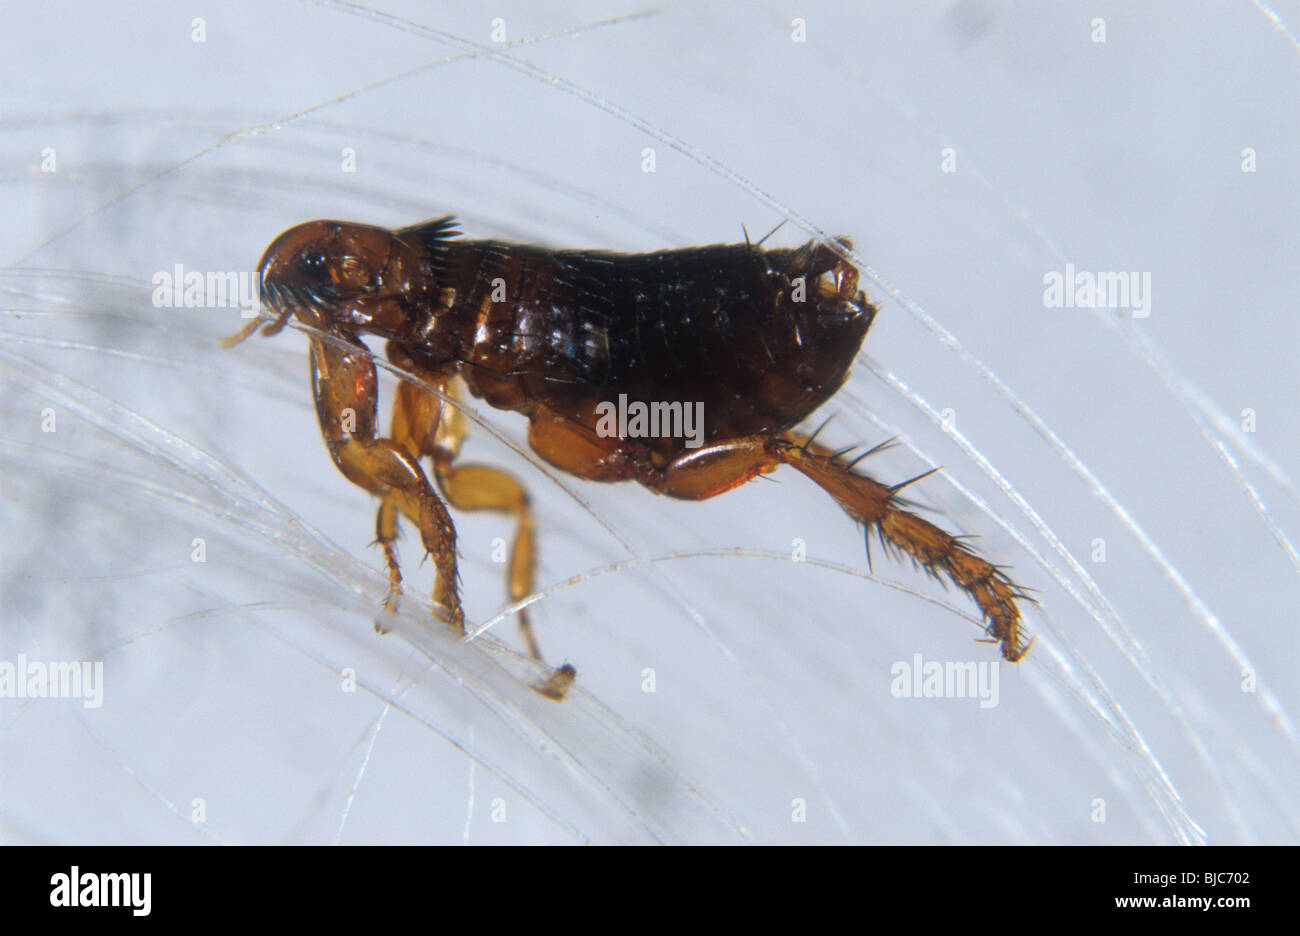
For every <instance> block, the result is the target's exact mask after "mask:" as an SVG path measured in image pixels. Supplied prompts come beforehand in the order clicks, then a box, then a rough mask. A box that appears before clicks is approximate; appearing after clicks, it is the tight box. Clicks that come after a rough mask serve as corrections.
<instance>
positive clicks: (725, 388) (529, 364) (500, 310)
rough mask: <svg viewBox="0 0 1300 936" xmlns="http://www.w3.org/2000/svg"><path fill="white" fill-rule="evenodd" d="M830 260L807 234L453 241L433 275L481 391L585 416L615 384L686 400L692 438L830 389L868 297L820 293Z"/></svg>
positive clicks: (775, 421)
mask: <svg viewBox="0 0 1300 936" xmlns="http://www.w3.org/2000/svg"><path fill="white" fill-rule="evenodd" d="M837 264H838V265H840V266H841V267H846V266H847V265H846V264H843V262H842V261H841V260H840V258H839V257H838V256H836V255H835V254H834V253H833V252H832V251H830V250H829V249H827V248H825V247H821V246H818V245H815V244H809V245H807V246H805V247H802V248H799V249H797V250H761V249H758V248H754V247H750V246H748V245H744V244H740V245H731V246H723V245H719V246H712V247H699V248H690V249H686V250H673V251H663V252H659V253H647V254H617V253H609V252H603V251H582V250H561V251H550V250H546V249H544V248H539V247H521V246H518V245H513V244H505V243H500V242H495V241H460V242H454V243H452V244H450V245H448V249H447V255H446V257H445V260H444V273H445V280H444V281H445V282H447V283H449V284H452V285H453V286H454V288H455V289H456V298H455V307H454V314H455V315H456V316H457V317H458V318H459V320H460V321H461V323H462V324H461V327H462V329H464V332H463V342H464V345H463V347H464V349H465V353H464V357H463V358H462V360H463V361H464V362H465V364H466V365H467V366H466V368H465V371H464V372H465V376H466V379H467V382H468V383H469V385H470V388H471V389H472V390H473V391H474V392H475V393H476V394H478V395H479V396H482V397H483V398H484V399H486V400H487V401H488V402H489V403H490V404H491V405H493V406H496V407H499V408H503V409H514V410H520V411H524V412H529V411H531V405H532V404H534V403H541V404H544V405H546V406H547V407H549V408H550V409H552V410H554V411H556V412H557V413H559V414H561V415H563V416H565V417H567V418H570V419H573V420H575V421H578V422H582V423H586V424H592V423H593V421H594V416H593V408H594V406H595V404H596V403H599V402H602V401H610V402H615V401H617V399H618V397H619V396H620V395H621V394H625V395H626V397H627V399H628V400H629V401H641V402H644V403H647V404H649V403H675V402H679V403H682V404H695V403H697V402H698V403H702V404H703V413H704V420H705V431H704V435H705V439H706V441H707V440H712V439H719V438H733V437H736V436H742V435H748V434H751V433H759V432H778V431H781V430H784V429H786V428H788V427H790V426H792V425H794V424H795V423H797V422H799V421H800V420H802V419H803V418H804V417H805V416H806V415H807V414H808V413H810V412H811V411H812V410H813V409H815V408H816V407H817V406H819V405H820V404H821V403H822V402H824V401H825V400H826V399H827V398H829V397H830V396H831V395H832V394H833V393H834V392H835V391H836V390H837V389H838V388H839V386H840V384H841V383H842V382H843V379H844V376H845V374H846V373H847V369H848V366H849V364H850V363H851V362H852V360H853V358H854V356H855V355H856V353H857V351H858V348H859V347H860V345H861V343H862V339H863V337H864V336H865V334H866V332H867V329H868V327H869V326H870V324H871V319H872V316H873V315H874V311H875V310H874V309H872V308H871V306H870V305H869V304H868V303H867V302H866V300H865V297H863V296H862V295H861V294H860V293H858V294H857V295H851V296H849V297H841V296H840V295H838V294H837V293H836V290H835V285H834V276H833V273H832V271H833V270H834V269H835V267H836V265H837ZM850 269H851V268H850ZM853 281H854V282H856V278H854V280H853ZM494 299H495V300H500V301H494ZM661 447H667V448H671V447H672V446H671V445H668V444H666V445H665V446H661Z"/></svg>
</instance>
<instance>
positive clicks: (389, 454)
mask: <svg viewBox="0 0 1300 936" xmlns="http://www.w3.org/2000/svg"><path fill="white" fill-rule="evenodd" d="M843 243H845V244H846V245H847V243H848V242H847V241H844V242H843ZM259 271H260V273H261V276H262V281H261V285H262V300H263V304H264V305H265V306H266V307H267V308H268V309H269V310H271V311H272V312H274V313H276V314H277V318H276V319H275V320H274V321H273V322H271V323H269V324H268V325H266V326H265V328H263V331H262V333H263V334H265V335H270V334H274V333H276V332H278V331H279V330H280V329H281V328H283V326H284V324H285V322H286V321H287V319H288V317H289V316H290V315H292V316H295V317H296V318H297V319H298V320H299V321H300V322H302V323H303V324H304V325H308V326H311V328H313V329H317V330H318V331H319V332H323V333H326V334H328V335H330V336H332V337H333V338H334V339H335V340H334V341H326V340H322V338H320V337H318V336H317V335H309V341H310V345H311V370H312V389H313V392H314V394H315V397H316V411H317V413H318V415H319V418H320V424H321V431H322V433H323V435H324V437H325V442H326V444H327V445H328V447H329V451H330V455H331V456H332V457H333V459H334V462H335V464H336V465H338V467H339V469H340V470H341V471H342V472H343V474H344V475H346V476H347V478H348V479H349V480H351V481H352V482H353V483H355V484H357V485H359V486H360V487H363V488H365V489H366V490H368V491H370V492H371V493H372V494H374V495H376V496H377V497H378V498H379V499H380V505H379V516H378V520H377V536H378V541H379V543H380V545H381V546H382V547H383V550H384V555H385V558H386V561H387V565H388V572H389V579H390V582H391V592H390V596H389V602H390V603H391V602H395V601H396V599H397V596H398V594H399V593H400V588H401V573H400V571H399V569H398V565H397V558H396V553H395V551H394V546H393V544H394V541H395V539H396V536H397V518H398V515H399V514H402V515H404V516H406V517H407V518H408V519H409V520H410V521H411V522H412V523H414V524H415V525H416V526H417V527H418V529H419V530H420V535H421V538H422V540H423V544H424V548H425V549H426V550H428V552H429V553H430V555H432V557H433V560H434V563H435V566H436V569H437V582H436V584H435V586H434V599H435V600H436V601H437V602H438V603H439V604H440V605H442V606H443V607H444V608H445V609H446V610H447V613H448V615H449V617H450V620H451V623H452V624H453V625H454V626H456V627H459V628H461V629H463V628H464V622H465V617H464V611H463V609H462V606H461V599H460V594H459V590H458V580H457V573H456V531H455V527H454V526H453V524H452V521H451V517H450V515H449V514H448V512H447V506H446V505H447V504H450V505H451V506H453V507H456V508H459V509H462V510H495V511H504V512H507V513H510V514H513V515H514V516H515V517H516V518H517V521H518V529H517V532H516V535H515V539H514V543H513V547H512V553H511V558H510V564H509V567H508V584H509V592H510V596H511V598H512V599H514V600H518V599H520V598H523V597H525V596H527V595H528V594H530V593H531V592H532V589H533V576H534V566H535V557H536V551H535V544H534V527H533V519H532V513H531V511H530V508H529V501H528V496H527V494H526V493H525V491H524V489H523V486H522V485H521V484H520V483H519V482H518V481H517V480H515V478H513V477H512V476H511V475H509V474H507V473H505V472H503V471H501V470H499V469H497V468H492V467H488V466H485V465H461V464H457V460H456V459H457V454H458V452H459V450H460V446H461V442H462V440H463V438H464V435H465V424H464V419H463V417H461V415H460V414H459V413H458V412H457V411H456V410H455V408H454V407H451V406H444V404H443V400H442V399H441V398H440V397H439V396H436V395H434V394H432V393H429V392H427V391H424V390H422V389H420V388H419V387H418V386H416V385H415V384H412V383H409V382H406V381H403V382H401V383H400V384H399V386H398V390H397V398H396V401H395V403H394V407H393V420H392V429H391V432H390V433H389V434H388V435H387V436H383V435H381V434H380V432H379V431H378V427H377V424H376V423H377V409H378V400H377V395H376V375H375V365H374V363H373V362H372V361H371V359H370V355H369V353H368V352H367V350H366V348H365V346H364V345H363V344H362V342H361V337H362V336H363V335H374V336H377V337H379V338H383V339H386V340H387V343H388V344H387V350H388V357H389V360H390V361H392V363H393V364H394V365H396V366H397V367H399V368H401V369H402V370H404V371H407V372H409V373H411V374H413V375H415V376H417V377H419V378H421V379H422V380H424V381H426V382H427V383H428V384H430V385H432V386H433V387H435V388H437V389H438V390H439V392H441V393H442V394H444V395H448V394H454V393H456V392H457V389H458V388H457V382H458V381H463V382H464V385H465V386H466V387H468V389H469V391H470V393H472V394H473V395H474V396H476V397H480V398H481V399H483V400H485V401H486V402H487V403H488V404H490V405H491V406H494V407H496V408H498V409H503V410H512V411H514V412H519V413H523V414H524V415H525V416H527V417H528V419H529V432H528V441H529V444H530V445H531V446H532V448H533V449H534V450H535V451H536V452H537V454H538V455H540V456H541V457H542V458H543V459H545V460H546V461H547V462H549V463H551V464H552V465H555V466H556V467H557V468H560V469H563V470H564V471H566V472H569V473H571V474H574V475H577V476H579V477H582V478H589V479H591V480H595V481H626V480H631V481H636V482H638V483H640V484H642V485H644V486H645V487H647V488H650V489H651V490H653V491H656V492H658V493H660V494H667V495H669V496H671V497H678V498H685V499H688V500H703V499H705V498H709V497H713V496H714V495H716V494H721V493H722V492H723V491H727V490H730V489H731V488H734V487H736V486H738V485H740V484H743V483H744V482H746V481H748V480H750V479H751V478H754V477H756V476H757V475H759V474H762V473H765V472H770V471H773V470H775V469H776V468H777V467H779V466H780V465H782V464H787V465H791V466H793V467H794V468H796V469H798V470H799V471H801V472H803V473H804V474H805V475H807V476H808V477H809V478H811V479H812V480H813V481H814V482H816V483H817V484H818V485H820V486H821V487H822V488H823V489H824V490H825V491H826V492H827V493H828V494H830V495H831V496H832V497H833V498H835V500H836V501H837V502H838V503H839V504H840V506H841V507H843V508H844V509H845V510H846V511H847V512H848V513H849V515H850V516H852V517H853V518H854V519H855V520H857V521H858V522H859V523H861V524H863V525H864V526H865V527H866V529H867V532H868V534H869V533H870V532H871V531H872V530H873V529H874V530H875V532H876V533H877V535H878V537H879V538H880V540H881V542H882V543H883V544H885V545H886V546H891V547H894V548H896V549H898V550H901V551H902V552H903V553H905V554H906V555H908V556H910V557H911V558H912V559H913V560H914V561H915V562H917V563H918V564H919V565H921V566H922V567H924V568H925V569H926V570H927V571H929V572H931V573H932V574H940V573H941V574H943V575H944V576H946V577H947V578H948V579H950V580H951V581H952V582H953V583H955V584H956V585H957V586H958V587H959V588H961V589H962V590H964V591H965V592H967V593H968V594H969V595H970V596H971V597H972V598H973V599H974V600H975V602H976V604H978V605H979V607H980V610H981V612H982V613H983V615H984V617H985V619H986V620H987V622H988V630H989V633H990V635H991V636H992V637H994V638H995V639H997V640H999V641H1001V644H1002V655H1003V656H1004V657H1005V658H1006V659H1007V660H1011V661H1017V660H1019V659H1020V658H1021V657H1022V656H1023V655H1024V654H1025V652H1026V651H1027V649H1028V642H1027V640H1026V638H1025V635H1024V632H1023V629H1022V627H1021V620H1020V612H1019V610H1018V607H1017V601H1018V600H1019V599H1022V598H1025V597H1026V596H1024V595H1023V594H1022V593H1021V591H1020V590H1019V589H1018V588H1017V587H1016V586H1015V585H1013V584H1012V583H1011V581H1010V580H1009V579H1008V578H1007V577H1006V576H1005V575H1004V574H1003V573H1002V572H1001V571H1000V570H999V569H998V568H997V567H996V566H993V565H991V564H990V563H988V562H987V561H985V560H984V559H982V558H980V557H979V556H977V555H976V554H975V553H974V552H972V551H971V550H970V549H969V548H968V547H967V546H966V544H965V543H964V541H963V540H961V539H959V538H957V537H954V536H951V535H949V534H948V533H946V532H944V531H943V530H941V529H939V528H938V527H936V526H934V525H933V524H931V523H929V522H928V521H926V520H923V519H921V518H920V517H918V516H916V515H915V514H913V513H911V512H909V511H908V510H906V509H905V506H906V504H905V502H904V501H902V499H901V498H900V497H899V496H898V491H899V490H900V489H901V488H902V487H904V486H905V484H906V483H910V482H905V484H900V485H894V486H892V487H891V486H887V485H884V484H882V483H880V482H879V481H876V480H874V479H872V478H870V477H868V476H866V475H864V474H861V473H860V472H857V471H855V470H854V467H855V465H856V464H857V462H858V461H860V460H861V458H862V457H865V455H866V454H870V452H868V453H864V455H863V456H859V457H858V458H857V459H854V460H852V461H849V460H847V459H846V458H845V453H844V452H831V451H829V450H828V449H826V448H825V447H823V446H821V445H819V444H818V443H817V442H816V441H815V439H813V438H811V437H808V436H804V435H800V434H797V433H796V432H794V427H795V426H797V425H798V424H799V423H801V422H803V420H804V419H805V418H806V417H807V416H808V415H809V414H810V413H812V412H813V410H815V409H817V407H819V406H820V405H821V404H822V403H824V402H825V401H826V400H827V399H829V398H830V397H831V396H832V395H833V394H834V393H835V392H836V391H837V390H838V389H839V388H840V386H841V385H842V384H843V382H844V380H845V378H846V376H847V375H848V369H849V365H850V364H851V363H852V361H853V359H854V357H855V356H856V355H857V353H858V349H859V348H860V346H861V344H862V341H863V339H864V338H865V337H866V334H867V330H868V329H869V328H870V327H871V323H872V320H873V319H874V317H875V314H876V310H875V308H874V307H873V306H872V305H871V303H869V302H868V301H867V298H866V295H865V294H864V293H863V292H861V291H859V289H858V271H857V270H856V269H855V268H854V267H853V266H852V265H851V264H850V263H848V262H847V261H846V260H844V259H843V258H841V257H840V256H839V255H838V254H837V253H836V252H835V251H834V250H831V249H830V248H829V247H827V246H826V245H824V244H820V243H818V242H815V241H814V242H810V243H808V244H806V245H804V246H803V247H799V248H797V249H771V250H765V249H762V248H761V247H759V246H754V245H751V244H749V243H745V244H736V245H729V246H723V245H717V246H711V247H698V248H690V249H686V250H670V251H662V252H659V253H647V254H620V253H611V252H605V251H593V250H549V249H546V248H543V247H537V246H527V245H520V244H512V243H506V242H502V241H493V240H464V239H461V238H460V237H459V236H458V234H457V231H456V230H455V223H454V221H453V220H452V219H451V218H439V219H437V220H435V221H430V222H428V223H425V224H419V225H415V226H413V227H408V228H402V229H400V230H396V231H390V230H387V229H384V228H378V227H372V226H369V225H363V224H352V223H344V222H338V221H311V222H308V223H306V224H301V225H298V226H297V227H294V228H291V229H289V230H288V231H285V232H284V233H283V234H281V235H280V236H279V237H277V238H276V239H275V241H273V242H272V244H271V246H270V247H268V248H267V250H266V253H265V254H264V256H263V257H262V262H261V264H260V266H259ZM258 324H259V323H258V322H253V323H251V324H250V325H249V326H248V327H246V328H245V329H244V330H243V331H242V332H240V333H239V334H238V335H235V336H233V337H232V338H231V339H230V340H229V341H228V344H234V343H236V342H237V341H239V340H241V339H243V338H245V337H247V336H248V335H249V334H251V333H252V332H253V331H254V330H255V329H256V328H257V327H258ZM616 401H623V402H626V401H632V402H633V403H639V404H642V405H644V406H646V407H654V406H657V407H658V408H659V412H660V413H662V414H664V426H667V425H668V423H669V422H670V420H669V414H672V415H673V417H674V418H678V419H680V418H681V417H680V416H679V415H678V414H690V413H698V414H701V415H702V419H701V420H699V422H700V425H698V426H696V427H695V430H696V431H695V433H694V435H693V437H687V435H686V433H684V432H675V431H673V432H670V431H662V430H663V428H664V427H663V426H661V431H659V432H657V433H656V434H653V435H641V434H637V433H634V432H632V431H630V430H628V429H627V426H621V427H620V431H622V432H623V434H622V435H620V434H619V432H612V431H610V422H609V418H608V417H609V414H610V412H611V409H612V408H613V407H614V405H615V403H616ZM624 430H627V431H624ZM814 435H815V433H814ZM872 451H874V450H872ZM425 457H428V458H429V459H430V462H431V464H432V469H433V479H434V482H435V484H436V490H435V484H431V483H430V481H429V479H428V477H427V476H426V475H425V472H424V470H423V468H422V467H421V465H420V462H421V460H422V459H424V458H425ZM913 480H915V479H913ZM439 492H441V495H442V496H441V497H439ZM520 626H521V627H522V629H523V632H524V635H525V638H526V640H527V643H528V647H529V650H530V652H531V653H532V654H533V656H534V657H536V658H538V659H539V660H540V658H541V655H540V653H539V652H538V649H537V644H536V641H535V639H534V637H533V634H532V631H531V628H530V627H529V624H528V619H527V616H526V613H524V612H521V613H520ZM573 678H574V670H573V668H572V667H570V666H565V667H562V668H561V669H560V670H558V671H556V672H555V673H554V675H553V676H552V677H551V679H550V680H549V681H548V682H547V683H545V684H544V685H543V686H540V687H539V690H540V691H542V692H543V693H544V694H546V695H548V696H551V697H552V698H561V697H562V696H563V695H564V693H565V691H566V690H567V689H568V687H569V685H570V684H571V683H572V681H573Z"/></svg>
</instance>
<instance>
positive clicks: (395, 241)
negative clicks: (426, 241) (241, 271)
mask: <svg viewBox="0 0 1300 936" xmlns="http://www.w3.org/2000/svg"><path fill="white" fill-rule="evenodd" d="M417 265H418V256H417V254H416V251H414V250H413V249H412V248H411V247H410V246H409V245H408V244H406V243H405V242H404V241H402V240H401V239H399V238H398V237H396V236H395V235H394V234H393V232H392V231H389V230H386V229H385V228H380V227H374V226H372V225H368V224H353V223H351V222H346V221H308V222H307V223H305V224H299V225H297V226H295V227H291V228H289V230H287V231H285V232H284V233H283V234H281V235H280V236H279V237H277V238H276V239H275V240H273V241H272V242H271V246H269V247H267V248H266V252H265V253H264V254H262V260H261V262H260V263H259V264H258V268H257V270H258V275H259V277H260V283H261V299H262V305H263V306H264V307H265V308H266V310H267V311H268V312H271V313H272V314H274V315H275V316H276V318H275V320H274V321H272V322H271V323H270V324H268V325H267V326H266V327H265V328H264V329H263V330H262V334H264V335H273V334H275V333H276V332H278V331H280V329H282V328H283V327H284V325H285V322H287V321H288V319H289V316H291V315H292V316H294V317H295V318H297V319H298V320H299V321H300V322H302V323H303V324H304V325H308V326H311V327H312V328H316V329H320V330H321V331H328V332H343V333H346V334H356V333H358V332H361V331H366V332H373V333H376V334H385V333H386V332H388V331H391V330H394V329H396V328H398V327H399V326H400V325H401V324H402V323H403V322H404V321H405V320H406V317H407V314H406V308H405V306H406V295H407V292H408V289H409V285H410V281H411V279H412V277H413V276H414V275H415V272H416V269H417ZM259 324H260V322H257V321H255V322H252V323H250V325H249V326H248V327H246V328H245V329H244V330H243V331H242V332H240V333H239V334H238V335H234V336H232V337H231V339H229V340H228V342H227V344H234V343H236V342H238V341H240V340H242V339H243V338H246V337H247V336H248V335H250V334H252V332H253V331H254V330H255V329H256V328H257V327H258V325H259Z"/></svg>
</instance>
